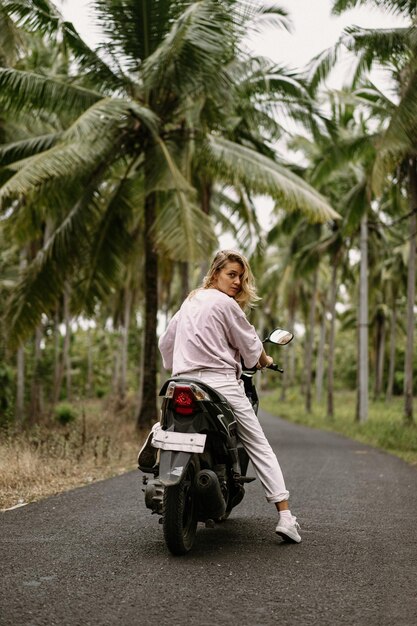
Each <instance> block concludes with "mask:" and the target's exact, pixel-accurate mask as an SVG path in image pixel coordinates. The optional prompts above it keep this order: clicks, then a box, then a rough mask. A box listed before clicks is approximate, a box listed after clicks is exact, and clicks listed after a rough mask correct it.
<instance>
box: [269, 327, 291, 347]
mask: <svg viewBox="0 0 417 626" xmlns="http://www.w3.org/2000/svg"><path fill="white" fill-rule="evenodd" d="M292 339H294V335H293V334H292V333H290V331H289V330H284V329H283V328H275V330H273V331H272V332H270V333H269V335H268V337H267V338H266V339H265V341H269V342H270V343H276V344H279V345H281V346H284V345H285V344H287V343H290V341H291V340H292Z"/></svg>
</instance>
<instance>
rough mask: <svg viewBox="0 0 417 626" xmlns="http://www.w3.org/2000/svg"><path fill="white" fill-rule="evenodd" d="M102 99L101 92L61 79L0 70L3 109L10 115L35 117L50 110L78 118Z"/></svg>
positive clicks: (0, 98) (0, 95) (0, 91)
mask: <svg viewBox="0 0 417 626" xmlns="http://www.w3.org/2000/svg"><path fill="white" fill-rule="evenodd" d="M101 98H102V96H101V94H99V93H96V92H94V91H91V90H88V89H84V88H82V87H76V86H74V85H69V84H67V83H64V82H62V81H59V80H54V79H52V78H45V77H44V76H40V75H38V74H34V73H32V72H23V71H19V70H15V69H4V68H0V106H1V107H2V109H3V110H4V111H7V112H11V113H15V114H16V113H20V112H21V111H23V110H26V111H31V112H32V115H34V116H36V115H39V112H41V111H48V112H55V113H66V114H67V115H72V116H73V117H76V116H77V115H79V114H80V113H82V112H83V111H85V110H86V109H88V108H89V107H90V106H91V105H92V104H94V103H95V102H97V101H98V100H100V99H101Z"/></svg>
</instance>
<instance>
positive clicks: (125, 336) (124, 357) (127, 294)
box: [119, 287, 132, 403]
mask: <svg viewBox="0 0 417 626" xmlns="http://www.w3.org/2000/svg"><path fill="white" fill-rule="evenodd" d="M131 309H132V290H131V289H128V288H127V287H126V288H125V290H124V313H123V328H122V344H121V357H120V380H119V401H120V402H122V403H123V402H124V400H125V397H126V384H127V361H128V344H129V328H130V312H131Z"/></svg>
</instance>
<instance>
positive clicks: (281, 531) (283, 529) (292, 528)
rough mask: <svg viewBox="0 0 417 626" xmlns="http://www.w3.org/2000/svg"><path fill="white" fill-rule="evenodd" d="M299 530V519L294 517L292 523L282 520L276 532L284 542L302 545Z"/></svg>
mask: <svg viewBox="0 0 417 626" xmlns="http://www.w3.org/2000/svg"><path fill="white" fill-rule="evenodd" d="M299 529H300V524H299V523H298V522H297V518H296V517H294V515H293V516H292V519H291V521H288V520H286V519H281V518H280V520H279V522H278V524H277V527H276V528H275V532H276V533H277V535H280V536H281V537H282V538H283V539H284V541H288V542H289V543H300V541H301V537H300V535H299V533H298V531H299Z"/></svg>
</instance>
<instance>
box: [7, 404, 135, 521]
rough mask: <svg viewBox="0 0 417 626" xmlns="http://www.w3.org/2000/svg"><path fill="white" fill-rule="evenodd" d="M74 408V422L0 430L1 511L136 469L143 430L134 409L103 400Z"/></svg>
mask: <svg viewBox="0 0 417 626" xmlns="http://www.w3.org/2000/svg"><path fill="white" fill-rule="evenodd" d="M73 407H74V408H75V410H76V412H77V416H76V418H75V420H74V421H73V422H71V423H68V424H64V425H62V424H59V423H57V422H56V421H52V420H49V421H45V422H44V423H43V424H40V425H39V426H36V427H34V428H32V429H30V430H27V431H24V432H15V433H12V432H8V433H6V432H4V433H0V510H3V511H4V510H5V509H8V508H11V507H15V506H21V505H23V504H27V503H29V502H33V501H35V500H39V499H41V498H44V497H47V496H51V495H54V494H57V493H61V492H62V491H66V490H68V489H73V488H74V487H79V486H82V485H85V484H88V483H91V482H93V481H96V480H102V479H104V478H109V477H111V476H116V475H118V474H122V473H124V472H126V471H129V470H132V469H135V468H136V457H137V453H138V450H139V447H140V445H141V442H142V441H143V440H144V437H145V434H143V435H142V436H141V435H138V433H137V432H136V431H135V418H134V415H133V414H132V413H133V411H132V409H129V408H127V409H126V411H124V412H122V413H120V412H118V413H117V414H116V412H115V411H114V410H113V408H112V407H111V406H106V405H105V404H104V403H103V401H102V400H92V401H86V402H83V403H82V404H79V405H76V404H74V405H73Z"/></svg>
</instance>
